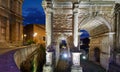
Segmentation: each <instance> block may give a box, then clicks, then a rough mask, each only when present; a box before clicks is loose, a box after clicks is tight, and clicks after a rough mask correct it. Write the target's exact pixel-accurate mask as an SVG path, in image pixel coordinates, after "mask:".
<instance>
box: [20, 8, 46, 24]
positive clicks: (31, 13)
mask: <svg viewBox="0 0 120 72" xmlns="http://www.w3.org/2000/svg"><path fill="white" fill-rule="evenodd" d="M22 14H23V18H24V19H23V24H24V25H27V24H45V13H44V11H43V10H38V9H37V8H27V9H23V13H22Z"/></svg>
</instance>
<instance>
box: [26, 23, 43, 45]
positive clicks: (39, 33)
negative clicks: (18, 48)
mask: <svg viewBox="0 0 120 72" xmlns="http://www.w3.org/2000/svg"><path fill="white" fill-rule="evenodd" d="M28 40H33V41H35V42H36V43H39V44H44V45H45V26H44V25H39V24H30V25H26V26H25V27H24V43H26V42H27V41H28Z"/></svg>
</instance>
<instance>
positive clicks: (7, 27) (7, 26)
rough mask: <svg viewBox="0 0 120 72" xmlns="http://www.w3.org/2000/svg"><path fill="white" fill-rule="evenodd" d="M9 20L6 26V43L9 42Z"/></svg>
mask: <svg viewBox="0 0 120 72" xmlns="http://www.w3.org/2000/svg"><path fill="white" fill-rule="evenodd" d="M9 25H10V23H9V20H8V19H7V24H6V41H7V42H9V40H10V39H9Z"/></svg>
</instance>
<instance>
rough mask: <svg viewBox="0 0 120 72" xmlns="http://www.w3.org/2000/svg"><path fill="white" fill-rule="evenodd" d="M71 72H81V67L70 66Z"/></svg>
mask: <svg viewBox="0 0 120 72" xmlns="http://www.w3.org/2000/svg"><path fill="white" fill-rule="evenodd" d="M71 72H83V71H82V67H80V66H72V67H71Z"/></svg>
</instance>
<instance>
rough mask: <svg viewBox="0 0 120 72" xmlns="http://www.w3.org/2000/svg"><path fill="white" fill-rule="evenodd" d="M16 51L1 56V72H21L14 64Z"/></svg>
mask: <svg viewBox="0 0 120 72" xmlns="http://www.w3.org/2000/svg"><path fill="white" fill-rule="evenodd" d="M15 51H16V50H12V51H9V52H7V53H4V54H1V55H0V72H20V70H19V69H18V68H17V66H16V64H15V62H14V53H15Z"/></svg>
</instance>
